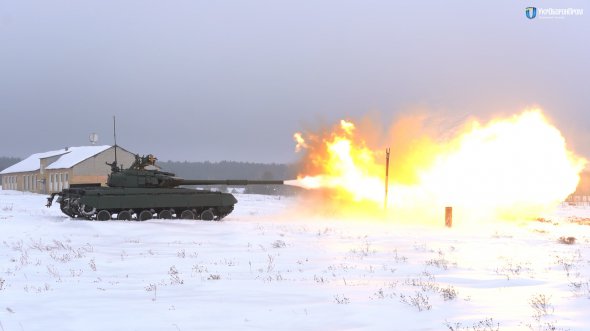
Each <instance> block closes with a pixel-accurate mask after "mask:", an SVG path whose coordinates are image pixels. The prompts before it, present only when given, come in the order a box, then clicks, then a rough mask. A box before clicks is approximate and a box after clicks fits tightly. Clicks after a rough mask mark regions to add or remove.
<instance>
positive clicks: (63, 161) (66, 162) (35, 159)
mask: <svg viewBox="0 0 590 331" xmlns="http://www.w3.org/2000/svg"><path fill="white" fill-rule="evenodd" d="M109 148H111V146H109V145H103V146H81V147H70V148H68V149H67V150H65V149H60V150H57V151H50V152H44V153H35V154H33V155H31V156H29V157H27V158H26V159H24V160H22V161H20V162H19V163H17V164H14V165H12V166H10V167H8V168H6V169H4V170H2V171H1V172H0V174H10V173H15V172H28V171H37V170H39V167H40V166H41V162H40V161H41V159H45V158H48V157H54V156H60V155H61V156H60V157H59V158H58V159H57V160H56V161H55V162H53V163H52V164H50V165H48V166H47V167H46V169H64V168H71V167H73V166H74V165H76V164H78V163H80V162H82V161H84V160H86V159H88V158H90V157H92V156H94V155H96V154H98V153H100V152H103V151H105V150H107V149H109Z"/></svg>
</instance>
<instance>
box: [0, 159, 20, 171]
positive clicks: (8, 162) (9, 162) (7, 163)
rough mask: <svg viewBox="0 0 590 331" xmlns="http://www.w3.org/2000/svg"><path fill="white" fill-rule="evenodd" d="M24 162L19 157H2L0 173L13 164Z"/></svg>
mask: <svg viewBox="0 0 590 331" xmlns="http://www.w3.org/2000/svg"><path fill="white" fill-rule="evenodd" d="M20 161H22V159H19V158H18V157H6V156H0V171H2V170H4V169H6V168H8V167H10V166H11V165H13V164H16V163H18V162H20Z"/></svg>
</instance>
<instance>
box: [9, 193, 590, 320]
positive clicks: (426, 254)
mask: <svg viewBox="0 0 590 331" xmlns="http://www.w3.org/2000/svg"><path fill="white" fill-rule="evenodd" d="M45 198H46V197H45V196H43V195H34V194H28V193H20V192H14V191H0V233H1V239H0V331H12V330H25V331H28V330H101V331H102V330H455V331H456V330H474V331H475V330H486V331H487V330H588V329H589V328H590V226H589V225H581V224H578V223H574V222H572V220H578V221H579V223H583V222H588V221H589V220H590V209H589V208H588V207H586V208H583V207H562V208H561V209H559V210H558V211H556V213H555V214H554V215H552V216H550V217H547V218H546V221H545V222H538V221H531V222H523V223H520V224H516V223H511V224H510V223H502V222H498V223H497V224H492V225H481V226H471V227H466V226H460V225H459V224H457V223H460V220H455V222H456V224H457V227H455V228H452V229H447V228H444V227H443V226H442V225H441V226H440V227H432V226H430V227H427V226H420V225H407V224H406V225H400V224H395V223H384V222H375V221H369V220H360V219H359V220H355V221H350V220H346V221H345V220H336V219H332V220H327V219H310V218H308V217H292V216H286V215H285V211H287V210H288V211H291V213H293V211H296V210H297V209H304V208H305V206H304V205H300V204H298V203H297V200H296V199H294V198H277V197H265V196H257V195H237V198H238V200H239V203H238V205H236V210H235V211H234V213H233V214H231V215H230V216H228V217H227V218H226V219H225V220H224V221H222V222H202V221H185V220H173V221H160V220H150V221H146V222H133V221H132V222H124V221H111V222H91V221H71V220H69V219H68V218H67V217H65V216H64V215H62V214H61V212H60V210H59V208H58V207H57V206H54V207H52V208H50V209H47V208H46V207H44V205H45V202H46V201H45ZM442 222H443V219H442V216H441V224H442ZM568 237H573V238H568ZM560 238H561V239H560ZM574 238H575V239H574Z"/></svg>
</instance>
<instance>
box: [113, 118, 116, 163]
mask: <svg viewBox="0 0 590 331" xmlns="http://www.w3.org/2000/svg"><path fill="white" fill-rule="evenodd" d="M113 138H114V139H115V165H116V164H117V120H116V117H115V116H113Z"/></svg>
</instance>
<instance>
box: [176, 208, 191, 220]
mask: <svg viewBox="0 0 590 331" xmlns="http://www.w3.org/2000/svg"><path fill="white" fill-rule="evenodd" d="M180 218H182V219H183V220H194V219H195V213H193V212H192V211H191V210H188V209H187V210H183V211H182V213H180Z"/></svg>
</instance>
